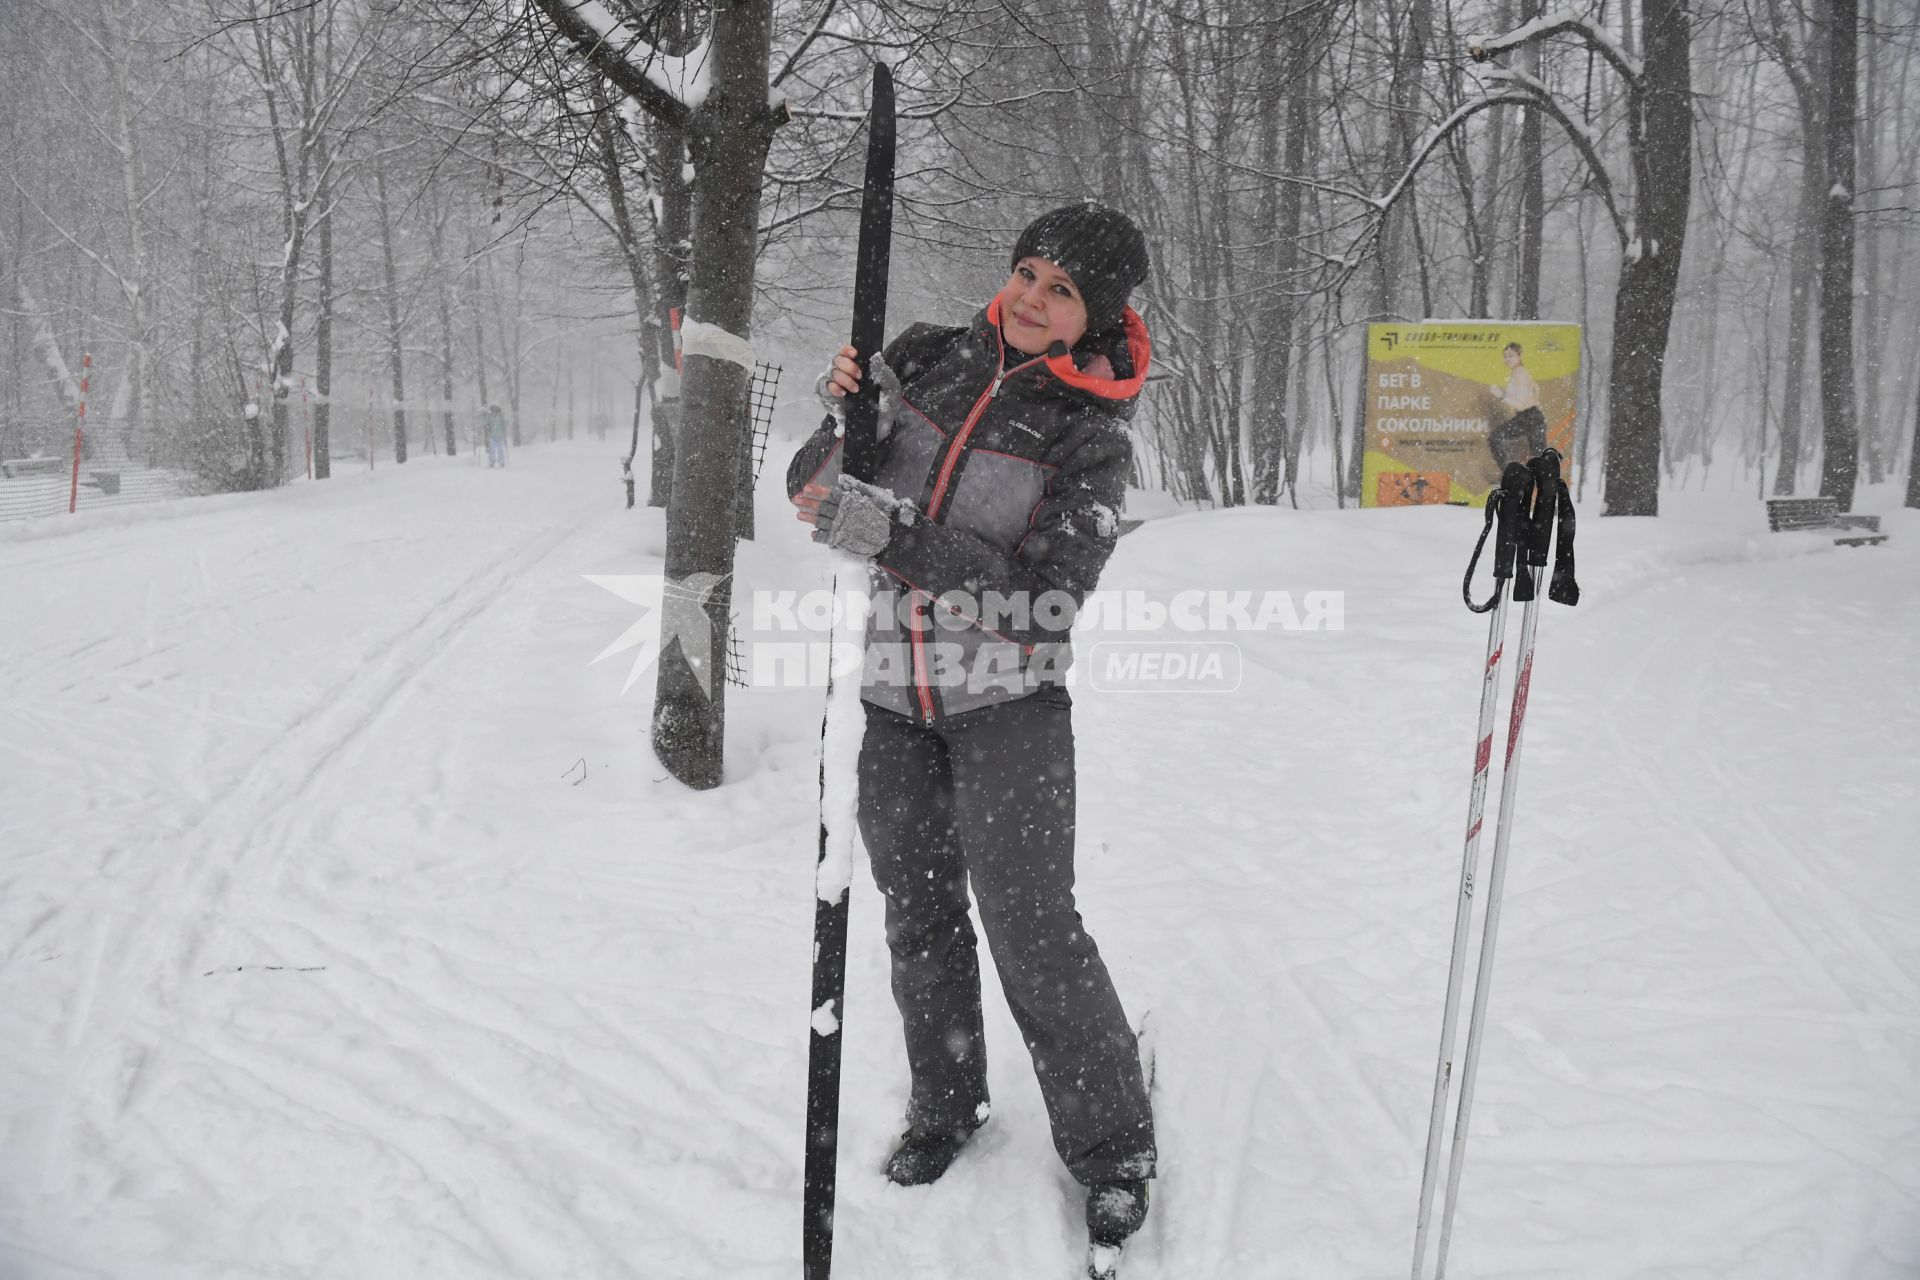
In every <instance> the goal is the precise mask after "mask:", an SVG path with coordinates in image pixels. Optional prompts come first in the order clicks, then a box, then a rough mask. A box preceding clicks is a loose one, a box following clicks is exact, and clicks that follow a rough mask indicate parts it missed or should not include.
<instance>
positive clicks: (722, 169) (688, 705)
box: [652, 0, 782, 789]
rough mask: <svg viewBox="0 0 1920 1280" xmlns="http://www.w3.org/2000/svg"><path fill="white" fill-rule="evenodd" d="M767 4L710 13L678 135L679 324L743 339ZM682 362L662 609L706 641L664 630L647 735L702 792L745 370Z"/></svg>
mask: <svg viewBox="0 0 1920 1280" xmlns="http://www.w3.org/2000/svg"><path fill="white" fill-rule="evenodd" d="M772 9H773V6H772V0H736V2H735V3H733V4H731V5H729V6H727V7H724V8H718V7H716V9H715V11H714V28H713V52H712V54H711V55H710V56H711V58H712V60H713V87H712V90H711V92H710V93H709V94H708V96H707V99H706V101H705V102H703V103H701V104H700V106H699V107H697V108H695V110H694V112H693V119H692V126H691V128H690V129H689V130H688V143H689V147H688V149H689V151H690V152H691V154H692V156H693V163H694V172H695V175H696V180H695V183H694V197H693V253H692V255H691V263H692V267H693V271H692V279H691V281H690V282H689V283H690V288H689V290H688V299H687V315H688V320H689V322H690V323H698V324H702V325H712V326H716V327H718V328H719V329H721V330H724V331H725V332H727V333H729V334H734V335H738V336H740V337H743V338H744V337H745V336H746V335H748V334H749V333H751V332H752V321H753V276H754V262H755V257H756V250H757V247H758V245H757V235H758V232H757V228H758V227H759V225H760V188H761V174H762V171H763V170H764V168H765V165H766V158H767V148H768V147H769V145H770V144H771V143H772V141H773V134H774V130H775V129H777V128H778V127H779V125H780V123H781V122H782V116H781V115H780V114H777V113H776V112H775V110H774V109H773V108H771V107H769V105H768V102H767V74H768V72H767V59H768V50H769V45H770V43H771V39H772V16H773V15H772ZM685 364H686V375H685V389H684V394H685V401H686V403H685V413H686V417H685V420H684V423H685V425H684V427H683V429H682V430H681V431H680V433H679V439H678V441H677V442H676V443H677V446H678V447H677V448H676V449H675V450H674V459H673V462H674V469H673V497H672V501H671V504H670V506H669V508H668V512H667V548H666V565H665V568H666V576H667V579H668V583H669V586H668V590H669V591H670V592H674V593H678V595H677V596H676V597H675V598H672V599H669V601H668V602H667V605H666V608H667V610H669V611H671V610H674V609H675V608H676V607H678V608H681V609H691V608H699V609H700V610H701V611H702V612H704V614H705V620H706V623H707V637H708V644H707V646H706V650H707V651H706V653H705V654H704V655H700V654H693V653H689V652H687V651H686V649H685V647H684V646H683V645H682V644H680V643H678V642H666V641H665V640H664V637H663V648H662V651H661V654H660V667H659V677H658V680H657V683H656V686H655V696H654V715H653V734H652V738H653V748H654V753H655V754H656V755H657V756H658V757H659V758H660V760H661V762H662V763H663V764H665V765H666V766H667V768H668V769H669V770H670V771H672V773H673V775H674V776H675V777H677V778H679V779H680V780H681V781H682V782H684V783H686V784H687V785H688V786H691V787H695V788H701V789H705V788H709V787H715V786H718V785H719V784H720V782H721V780H722V756H723V749H724V745H725V730H726V689H727V682H726V672H725V667H726V655H727V638H728V634H729V630H730V623H731V616H732V610H731V601H732V598H733V593H732V581H733V555H734V546H735V541H734V532H735V529H736V528H737V523H738V517H737V513H736V512H735V509H734V506H735V502H736V501H737V500H739V499H740V498H741V495H740V494H739V493H738V476H739V466H738V462H739V456H740V450H741V448H742V440H741V436H742V434H743V433H744V432H745V431H746V430H747V425H748V421H749V412H748V403H747V378H748V370H747V369H745V368H743V367H742V366H741V365H739V364H736V363H734V362H732V361H731V360H729V359H725V358H723V357H721V356H719V355H716V354H712V353H711V348H709V347H706V346H705V345H704V344H696V345H695V346H694V348H693V350H691V351H689V352H688V353H687V355H686V357H685ZM688 597H691V598H690V599H689V598H688ZM679 634H680V635H682V636H684V635H687V634H688V633H687V632H686V630H684V629H682V630H681V631H680V632H679ZM696 663H698V664H699V665H696Z"/></svg>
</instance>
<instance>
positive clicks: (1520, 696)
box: [1416, 449, 1580, 1280]
mask: <svg viewBox="0 0 1920 1280" xmlns="http://www.w3.org/2000/svg"><path fill="white" fill-rule="evenodd" d="M1527 466H1528V469H1529V476H1528V480H1527V482H1526V484H1525V485H1524V486H1523V489H1524V491H1523V496H1522V499H1521V501H1519V502H1518V503H1517V504H1516V505H1515V508H1514V514H1513V519H1514V544H1515V551H1516V553H1517V554H1519V555H1521V556H1523V557H1524V561H1525V563H1524V564H1523V565H1522V567H1521V572H1520V574H1519V576H1518V577H1517V578H1516V580H1515V582H1514V586H1513V598H1514V599H1515V600H1517V601H1519V602H1520V603H1521V604H1522V605H1524V606H1525V607H1524V608H1523V609H1522V610H1521V615H1520V667H1519V670H1518V672H1517V673H1516V675H1515V677H1514V684H1513V700H1512V706H1511V708H1510V710H1509V712H1508V719H1507V753H1506V761H1505V763H1504V765H1503V767H1502V769H1501V774H1500V807H1499V813H1498V817H1497V818H1496V825H1495V828H1494V837H1493V862H1492V865H1491V867H1490V868H1489V872H1488V876H1487V895H1486V896H1487V910H1486V920H1485V922H1484V923H1483V925H1482V926H1481V935H1480V963H1479V967H1478V968H1477V969H1476V970H1475V972H1474V980H1473V1011H1472V1013H1471V1014H1470V1015H1469V1017H1468V1020H1467V1043H1466V1057H1465V1061H1464V1062H1463V1064H1462V1067H1461V1073H1460V1102H1459V1107H1458V1110H1457V1111H1456V1113H1455V1115H1454V1121H1453V1146H1452V1149H1451V1151H1450V1152H1449V1155H1448V1159H1447V1193H1446V1199H1445V1201H1444V1204H1443V1207H1442V1209H1441V1219H1440V1247H1439V1255H1438V1258H1437V1261H1436V1264H1435V1270H1434V1278H1435V1280H1443V1278H1444V1277H1445V1276H1446V1274H1447V1252H1448V1249H1449V1247H1450V1246H1451V1244H1452V1241H1453V1223H1454V1211H1455V1209H1456V1207H1457V1206H1458V1204H1459V1198H1460V1177H1461V1172H1462V1170H1463V1169H1464V1167H1465V1163H1466V1153H1467V1134H1468V1132H1469V1130H1470V1127H1471V1121H1472V1116H1473V1096H1474V1085H1475V1083H1476V1081H1477V1080H1478V1078H1479V1072H1480V1047H1481V1044H1482V1036H1483V1033H1484V1031H1485V1029H1486V1019H1487V1006H1488V1004H1489V1002H1490V1000H1491V997H1492V992H1493V960H1494V952H1495V947H1496V945H1497V943H1498V941H1499V936H1500V905H1501V900H1502V895H1503V893H1504V891H1505V887H1506V878H1507V854H1508V850H1509V848H1510V847H1511V843H1512V836H1513V810H1514V802H1515V799H1516V797H1517V794H1518V790H1519V777H1520V745H1521V735H1522V732H1523V731H1524V729H1525V727H1526V716H1527V702H1528V698H1529V695H1530V693H1531V691H1532V687H1533V652H1534V639H1535V635H1536V628H1537V627H1538V625H1539V618H1540V615H1539V608H1540V601H1539V588H1540V584H1541V579H1542V577H1543V576H1544V574H1545V571H1546V566H1547V551H1548V547H1549V545H1550V544H1551V543H1552V542H1553V540H1554V529H1555V526H1556V524H1558V525H1560V527H1561V539H1560V547H1559V555H1558V558H1557V562H1556V564H1555V571H1554V576H1553V583H1552V587H1551V589H1550V591H1549V593H1548V596H1549V598H1550V599H1552V600H1554V601H1555V602H1556V603H1559V604H1568V605H1571V604H1577V603H1578V602H1579V598H1580V591H1579V587H1578V585H1577V584H1576V583H1575V582H1574V580H1573V503H1572V500H1571V498H1570V497H1569V496H1568V494H1567V488H1566V482H1565V481H1564V480H1562V479H1561V476H1560V455H1559V454H1558V453H1557V452H1555V451H1554V450H1552V449H1548V450H1545V451H1543V452H1542V453H1541V454H1540V455H1539V456H1538V457H1536V458H1534V459H1533V460H1532V462H1531V463H1529V464H1527ZM1429 1137H1430V1141H1431V1135H1429ZM1416 1261H1417V1259H1416Z"/></svg>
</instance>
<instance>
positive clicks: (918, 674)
mask: <svg viewBox="0 0 1920 1280" xmlns="http://www.w3.org/2000/svg"><path fill="white" fill-rule="evenodd" d="M993 337H994V357H995V360H996V361H997V362H998V363H1001V364H1004V363H1005V362H1006V358H1007V345H1006V339H1005V338H1003V337H1001V335H1000V333H999V332H998V331H997V330H996V331H995V333H994V335H993ZM1044 358H1045V357H1043V356H1035V357H1033V359H1031V360H1025V361H1022V362H1021V363H1019V364H1017V365H1015V366H1013V368H1011V369H1002V370H1001V371H1000V372H998V373H996V374H994V376H993V381H991V382H989V383H988V384H987V389H986V390H985V391H983V392H981V393H980V398H979V399H978V400H975V401H974V402H973V408H971V409H969V410H968V411H967V419H966V421H965V422H963V423H961V424H960V429H959V430H958V431H956V432H954V433H953V443H952V444H950V445H948V446H947V456H946V459H945V461H943V462H942V463H941V464H940V476H939V478H938V479H937V480H935V481H934V482H933V496H932V497H931V498H929V499H928V500H927V519H929V520H933V519H937V518H938V517H939V515H940V504H941V503H942V502H944V501H946V497H947V485H948V483H949V482H951V481H952V479H953V468H954V467H955V465H957V464H958V463H959V461H960V451H961V450H962V449H965V448H966V447H967V437H968V436H970V435H972V434H973V428H974V427H975V426H976V425H977V424H978V423H979V421H980V418H981V415H982V414H984V413H986V411H987V406H988V405H989V404H991V403H992V402H993V398H994V397H995V396H996V395H998V394H999V393H1000V385H1001V384H1002V383H1004V382H1005V381H1006V380H1007V379H1008V378H1011V377H1012V376H1013V375H1014V374H1016V373H1018V372H1020V371H1021V370H1022V369H1025V368H1028V367H1029V366H1031V365H1035V364H1038V363H1039V362H1040V361H1041V360H1043V359H1044ZM926 616H927V607H926V605H925V604H924V603H916V605H915V608H914V621H915V623H916V624H921V623H924V622H925V620H926ZM913 683H914V691H915V692H916V693H918V694H919V695H920V718H921V720H922V721H923V722H924V723H925V724H927V725H929V726H931V725H932V724H933V720H934V715H933V691H932V690H931V689H930V688H929V687H928V684H927V650H926V635H925V631H924V629H923V627H922V626H920V625H916V626H915V627H914V630H913Z"/></svg>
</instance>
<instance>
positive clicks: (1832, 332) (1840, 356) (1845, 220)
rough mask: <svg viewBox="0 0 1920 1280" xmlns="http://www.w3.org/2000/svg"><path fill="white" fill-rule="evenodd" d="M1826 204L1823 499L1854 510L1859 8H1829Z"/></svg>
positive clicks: (1834, 1)
mask: <svg viewBox="0 0 1920 1280" xmlns="http://www.w3.org/2000/svg"><path fill="white" fill-rule="evenodd" d="M1825 18H1826V26H1827V84H1828V86H1829V89H1828V95H1827V180H1828V184H1829V185H1828V187H1827V201H1826V218H1825V221H1824V222H1823V224H1822V226H1821V233H1820V412H1821V418H1822V423H1821V438H1822V443H1823V448H1822V453H1823V456H1822V460H1821V466H1820V492H1821V495H1822V496H1823V497H1828V498H1832V499H1834V501H1836V502H1838V503H1839V504H1840V510H1842V511H1851V510H1853V489H1854V484H1855V483H1856V481H1857V480H1858V477H1859V472H1860V439H1859V435H1858V432H1857V430H1856V425H1855V421H1854V387H1853V203H1854V181H1855V178H1854V129H1855V127H1856V124H1857V121H1856V120H1855V112H1856V110H1857V106H1856V103H1855V94H1856V87H1855V82H1856V78H1857V70H1858V50H1859V28H1860V15H1859V11H1858V8H1857V6H1856V4H1855V0H1826V13H1825Z"/></svg>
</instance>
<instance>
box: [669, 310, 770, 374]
mask: <svg viewBox="0 0 1920 1280" xmlns="http://www.w3.org/2000/svg"><path fill="white" fill-rule="evenodd" d="M680 351H681V354H683V355H689V356H706V357H707V358H709V359H712V360H730V361H732V362H733V363H734V364H737V365H739V366H740V367H741V368H742V369H745V370H746V371H747V372H748V373H752V372H753V343H751V342H749V341H748V340H747V339H745V338H743V337H741V336H740V335H739V334H737V333H728V332H727V331H726V330H725V329H722V328H721V327H720V326H719V325H717V324H708V323H707V322H706V321H704V320H688V321H685V322H684V323H682V324H681V326H680Z"/></svg>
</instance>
